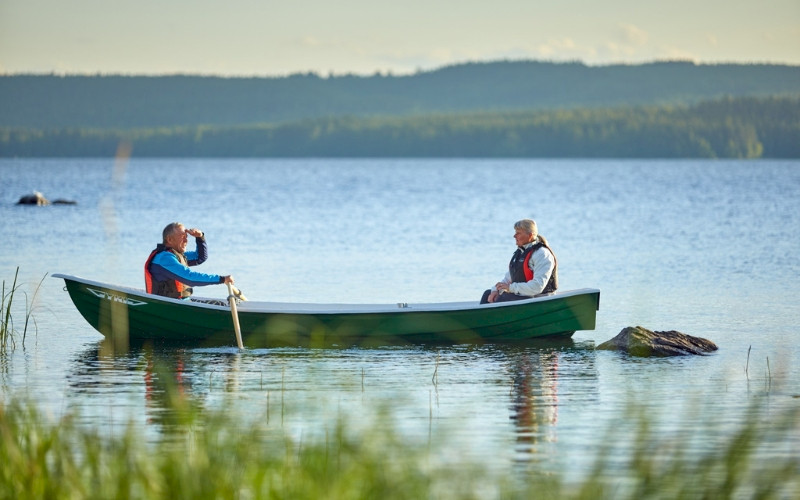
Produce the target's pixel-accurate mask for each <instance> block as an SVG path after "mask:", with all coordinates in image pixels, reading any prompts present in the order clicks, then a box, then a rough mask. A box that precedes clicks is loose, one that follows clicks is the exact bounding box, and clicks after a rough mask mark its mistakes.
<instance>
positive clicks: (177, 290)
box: [144, 243, 192, 299]
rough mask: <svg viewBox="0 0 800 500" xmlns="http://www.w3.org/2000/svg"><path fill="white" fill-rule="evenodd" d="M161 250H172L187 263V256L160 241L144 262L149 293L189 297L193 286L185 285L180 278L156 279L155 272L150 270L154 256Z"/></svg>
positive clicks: (145, 280)
mask: <svg viewBox="0 0 800 500" xmlns="http://www.w3.org/2000/svg"><path fill="white" fill-rule="evenodd" d="M161 252H172V254H173V255H175V257H177V258H178V261H179V262H181V263H183V265H186V257H184V256H183V254H181V253H180V252H176V251H175V250H173V249H171V248H169V247H165V246H164V245H163V244H161V243H159V244H158V246H156V249H155V250H153V251H152V252H150V256H149V257H148V258H147V260H146V261H145V263H144V287H145V291H146V292H147V293H152V294H155V295H162V296H164V297H171V298H173V299H182V298H184V297H188V296H189V295H191V294H192V288H191V287H188V286H186V285H184V284H183V283H181V282H180V281H178V280H167V281H154V280H153V274H152V273H151V272H150V264H152V262H153V258H155V256H156V255H158V254H160V253H161Z"/></svg>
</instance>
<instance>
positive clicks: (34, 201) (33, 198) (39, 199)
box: [17, 191, 50, 205]
mask: <svg viewBox="0 0 800 500" xmlns="http://www.w3.org/2000/svg"><path fill="white" fill-rule="evenodd" d="M49 204H50V201H48V199H47V198H45V197H44V195H43V194H42V193H40V192H39V191H34V192H33V194H26V195H25V196H23V197H22V198H20V199H19V201H18V202H17V205H49Z"/></svg>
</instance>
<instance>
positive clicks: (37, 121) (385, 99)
mask: <svg viewBox="0 0 800 500" xmlns="http://www.w3.org/2000/svg"><path fill="white" fill-rule="evenodd" d="M723 96H728V97H741V96H756V97H763V96H790V97H797V96H800V66H783V65H743V64H720V65H695V64H692V63H685V62H662V63H650V64H641V65H617V66H586V65H584V64H582V63H546V62H533V61H528V62H524V61H523V62H494V63H469V64H461V65H455V66H448V67H444V68H442V69H439V70H435V71H430V72H419V73H417V74H414V75H408V76H391V75H380V74H376V75H374V76H369V77H361V76H352V75H351V76H329V77H320V76H318V75H315V74H300V75H292V76H287V77H280V78H277V77H276V78H219V77H203V76H157V77H148V76H53V75H11V76H0V126H4V127H28V128H32V129H56V128H67V127H70V128H72V127H75V128H81V127H84V128H95V129H102V128H116V129H130V128H147V127H162V126H166V127H174V126H196V125H211V126H231V125H244V124H255V123H260V124H266V123H281V122H292V121H297V120H303V119H309V118H312V119H313V118H321V117H334V116H352V117H356V116H362V117H363V116H384V117H386V116H392V115H394V116H402V115H405V116H408V115H427V114H432V113H464V112H479V111H480V112H486V111H510V110H513V111H520V110H547V109H550V110H553V109H577V108H601V107H602V108H608V107H620V106H629V105H663V104H685V105H691V104H695V103H698V102H701V101H706V100H710V99H717V98H720V97H723Z"/></svg>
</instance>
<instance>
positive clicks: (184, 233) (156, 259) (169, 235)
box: [144, 222, 233, 299]
mask: <svg viewBox="0 0 800 500" xmlns="http://www.w3.org/2000/svg"><path fill="white" fill-rule="evenodd" d="M190 235H191V236H193V237H194V240H195V250H194V251H192V252H187V251H186V245H187V244H188V242H189V236H190ZM162 240H163V241H162V242H161V243H159V244H158V245H157V246H156V248H155V250H153V251H152V252H150V256H149V257H148V258H147V261H146V262H145V264H144V281H145V287H146V290H147V293H152V294H155V295H163V296H164V297H170V298H173V299H188V298H189V297H190V296H191V295H192V287H193V286H205V285H217V284H223V283H231V284H233V276H230V275H228V276H222V275H219V274H205V273H198V272H196V271H192V270H191V269H190V267H193V266H197V265H200V264H202V263H203V262H205V260H206V259H207V258H208V245H207V244H206V238H205V234H203V231H201V230H199V229H196V228H192V229H186V228H185V227H184V226H183V224H181V223H180V222H172V223H170V224H168V225H167V227H165V228H164V231H163V232H162Z"/></svg>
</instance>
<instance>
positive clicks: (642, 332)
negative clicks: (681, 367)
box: [597, 326, 717, 357]
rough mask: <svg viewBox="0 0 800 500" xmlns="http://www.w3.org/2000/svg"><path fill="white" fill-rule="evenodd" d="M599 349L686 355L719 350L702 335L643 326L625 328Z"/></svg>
mask: <svg viewBox="0 0 800 500" xmlns="http://www.w3.org/2000/svg"><path fill="white" fill-rule="evenodd" d="M597 349H603V350H607V351H626V352H627V353H628V354H631V355H633V356H644V357H647V356H684V355H688V354H699V355H702V354H705V353H708V352H713V351H716V350H717V346H716V344H714V343H713V342H711V341H710V340H706V339H703V338H700V337H692V336H691V335H686V334H685V333H680V332H676V331H675V330H670V331H667V332H654V331H651V330H648V329H647V328H643V327H641V326H629V327H627V328H623V329H622V331H621V332H619V334H617V336H616V337H614V338H613V339H611V340H609V341H606V342H603V343H602V344H600V345H599V346H597Z"/></svg>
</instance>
